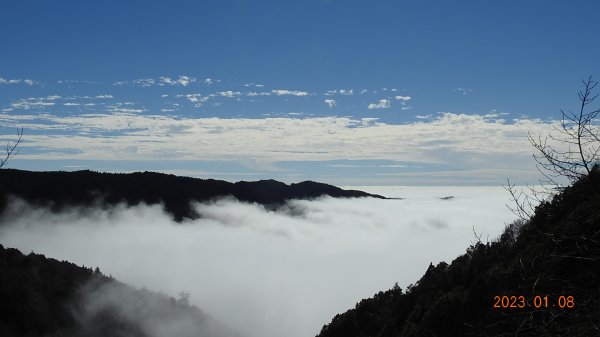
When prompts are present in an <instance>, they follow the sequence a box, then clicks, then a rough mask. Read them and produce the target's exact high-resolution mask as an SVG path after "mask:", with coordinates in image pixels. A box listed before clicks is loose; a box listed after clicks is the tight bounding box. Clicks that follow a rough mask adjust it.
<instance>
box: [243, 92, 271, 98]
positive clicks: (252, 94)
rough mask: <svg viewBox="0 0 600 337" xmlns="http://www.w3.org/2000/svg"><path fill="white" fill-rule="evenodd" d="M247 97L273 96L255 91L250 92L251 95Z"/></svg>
mask: <svg viewBox="0 0 600 337" xmlns="http://www.w3.org/2000/svg"><path fill="white" fill-rule="evenodd" d="M246 96H249V97H255V96H271V93H270V92H255V91H250V92H249V93H247V94H246Z"/></svg>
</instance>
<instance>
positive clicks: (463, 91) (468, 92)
mask: <svg viewBox="0 0 600 337" xmlns="http://www.w3.org/2000/svg"><path fill="white" fill-rule="evenodd" d="M472 91H473V90H472V89H465V88H456V89H455V90H454V92H456V93H459V94H462V95H467V94H470V93H471V92H472Z"/></svg>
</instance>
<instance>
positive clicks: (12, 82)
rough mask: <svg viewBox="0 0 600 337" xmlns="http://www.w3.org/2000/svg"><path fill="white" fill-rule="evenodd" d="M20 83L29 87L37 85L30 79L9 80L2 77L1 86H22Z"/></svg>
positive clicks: (0, 78) (0, 79)
mask: <svg viewBox="0 0 600 337" xmlns="http://www.w3.org/2000/svg"><path fill="white" fill-rule="evenodd" d="M20 83H23V84H26V85H28V86H32V85H34V84H35V81H33V80H30V79H20V78H19V79H8V78H3V77H0V85H2V84H20Z"/></svg>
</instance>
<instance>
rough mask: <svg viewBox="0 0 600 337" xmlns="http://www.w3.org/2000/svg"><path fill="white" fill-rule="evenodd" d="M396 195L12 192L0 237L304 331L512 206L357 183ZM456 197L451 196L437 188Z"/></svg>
mask: <svg viewBox="0 0 600 337" xmlns="http://www.w3.org/2000/svg"><path fill="white" fill-rule="evenodd" d="M355 188H356V189H362V190H365V191H367V192H374V193H379V194H382V195H385V196H388V197H402V198H404V199H402V200H379V199H371V198H360V199H334V198H329V197H327V198H320V199H317V200H312V201H306V200H295V201H290V202H289V203H288V204H287V205H286V206H285V207H283V208H282V209H280V210H278V211H268V210H266V209H264V208H263V207H262V206H260V205H255V204H245V203H240V202H238V201H235V200H232V199H221V200H218V201H215V202H212V203H208V204H197V205H195V207H196V208H197V210H198V212H199V214H201V215H202V218H201V219H198V220H193V221H186V222H184V223H176V222H174V221H172V219H171V217H170V216H169V215H168V214H166V213H164V212H163V210H162V208H161V206H159V205H153V206H147V205H139V206H135V207H129V208H128V207H125V206H122V205H121V206H117V207H113V208H110V209H100V208H98V209H71V210H69V211H64V212H61V213H52V212H50V211H48V210H46V209H41V208H33V207H31V206H29V205H26V204H24V203H22V202H18V201H16V202H14V203H12V205H11V206H10V207H11V214H10V216H7V217H4V218H3V220H2V221H3V222H4V223H3V224H2V226H0V243H2V244H3V245H6V246H8V247H14V248H18V249H20V250H21V251H23V252H24V253H25V254H27V253H29V252H30V251H34V252H36V253H41V254H45V255H46V256H48V257H53V258H56V259H59V260H63V259H64V260H68V261H71V262H74V263H77V264H79V265H85V266H87V267H96V266H98V267H99V268H100V270H101V271H102V272H103V273H104V274H106V275H112V276H113V277H115V278H117V279H118V280H120V281H123V282H126V283H129V284H131V285H133V286H135V287H138V288H141V287H146V288H147V289H149V290H154V291H160V292H163V293H165V294H168V295H170V296H174V297H177V294H178V293H179V292H181V291H186V292H189V293H190V294H191V296H190V303H191V304H194V305H197V306H198V307H200V308H201V309H202V311H203V312H205V313H207V314H209V315H211V316H212V317H214V318H215V319H216V320H218V321H220V322H223V323H225V324H226V325H228V326H230V327H232V328H234V329H236V330H238V331H240V332H242V333H243V334H244V335H245V336H249V337H280V336H290V337H300V336H302V337H305V336H314V335H316V334H317V333H318V332H319V331H320V329H321V327H322V326H323V324H326V323H329V321H330V320H331V319H332V318H333V316H335V315H336V314H338V313H341V312H344V311H346V310H347V309H350V308H352V307H354V305H355V303H356V302H358V301H360V300H361V299H362V298H367V297H371V296H372V295H373V294H374V293H376V292H378V291H380V290H387V289H389V288H391V287H392V286H393V285H394V283H395V282H398V284H399V285H400V286H401V287H402V288H403V289H405V288H406V286H407V285H408V284H410V283H414V282H415V281H417V280H418V279H419V278H420V277H421V276H422V275H423V273H424V272H425V270H426V269H427V267H428V265H429V263H430V262H433V263H434V264H436V263H438V262H440V261H447V262H450V261H451V260H452V259H454V258H455V257H456V256H457V255H459V254H462V253H464V251H465V249H466V248H467V247H468V246H469V245H470V244H471V243H473V242H475V240H476V238H475V234H474V231H475V232H476V233H477V235H478V236H480V237H481V238H482V239H483V241H485V240H486V239H487V238H488V237H489V239H490V240H491V239H493V238H495V237H496V236H498V235H499V234H500V233H501V231H502V230H503V229H504V226H505V224H507V223H509V222H511V221H512V220H513V219H514V218H515V216H514V215H513V214H512V213H511V212H510V211H509V210H508V209H507V208H506V206H505V204H506V203H508V202H509V195H508V193H507V192H506V191H505V190H504V189H502V188H501V187H355ZM448 196H453V198H451V199H449V200H442V199H440V198H442V197H448Z"/></svg>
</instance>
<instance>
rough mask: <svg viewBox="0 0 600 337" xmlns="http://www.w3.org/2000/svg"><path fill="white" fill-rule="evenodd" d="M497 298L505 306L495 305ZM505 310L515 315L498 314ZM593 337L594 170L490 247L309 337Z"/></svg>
mask: <svg viewBox="0 0 600 337" xmlns="http://www.w3.org/2000/svg"><path fill="white" fill-rule="evenodd" d="M423 248H424V249H427V247H423ZM415 254H418V252H415ZM397 267H398V268H400V266H397ZM496 296H499V297H498V298H496ZM502 296H508V297H506V298H505V301H504V303H503V300H502ZM510 296H515V298H514V299H511V297H510ZM520 296H523V297H522V298H521V297H520ZM536 296H539V297H536ZM570 296H572V297H570ZM546 301H547V302H546ZM495 304H498V305H499V306H500V307H501V308H494V305H495ZM511 304H513V305H514V306H515V307H514V308H510V307H509V308H502V307H503V306H510V305H511ZM523 304H524V307H522V308H520V306H522V305H523ZM536 305H537V306H539V308H536ZM561 306H563V307H564V308H561ZM598 335H600V170H598V167H597V166H596V168H595V169H594V170H592V172H591V173H590V175H589V176H587V177H585V178H582V179H581V180H579V181H577V182H576V183H575V184H573V185H572V186H571V187H568V188H566V189H565V190H564V191H562V192H561V193H560V194H558V195H556V196H555V197H554V198H553V199H552V200H551V201H549V202H544V203H542V204H541V205H539V206H538V207H537V208H536V210H535V215H534V216H533V217H532V218H531V220H529V221H527V222H525V221H517V222H515V223H513V224H511V225H509V226H507V228H506V230H505V232H504V233H503V234H502V235H501V236H500V237H499V238H498V239H497V240H495V241H493V242H488V243H482V242H480V241H478V242H477V243H475V244H473V245H472V246H471V247H470V248H469V249H468V250H467V252H466V254H464V255H462V256H459V257H458V258H456V259H455V260H454V261H452V263H451V264H447V263H445V262H442V263H439V264H438V265H437V266H433V265H430V266H429V268H428V269H427V271H426V272H425V275H424V276H423V277H422V278H421V279H420V280H419V281H418V282H417V283H416V284H414V285H411V286H409V287H408V289H407V290H406V292H403V291H402V289H400V288H399V287H398V286H397V285H396V286H394V287H393V288H392V289H390V290H387V291H382V292H379V293H378V294H376V295H375V296H374V297H372V298H369V299H364V300H362V301H360V302H359V303H357V304H356V306H355V308H353V309H350V310H348V311H347V312H345V313H343V314H339V315H337V316H335V317H334V318H333V320H332V321H331V323H329V324H328V325H325V326H324V327H323V329H322V330H321V332H320V334H319V335H318V337H342V336H343V337H352V336H357V337H358V336H379V337H387V336H390V337H391V336H438V337H439V336H598Z"/></svg>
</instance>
